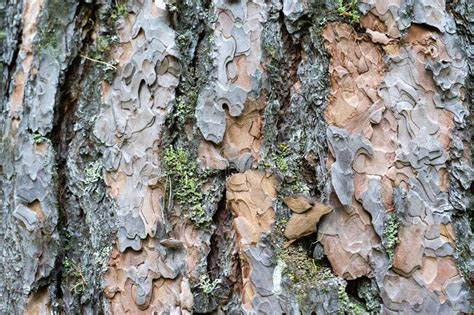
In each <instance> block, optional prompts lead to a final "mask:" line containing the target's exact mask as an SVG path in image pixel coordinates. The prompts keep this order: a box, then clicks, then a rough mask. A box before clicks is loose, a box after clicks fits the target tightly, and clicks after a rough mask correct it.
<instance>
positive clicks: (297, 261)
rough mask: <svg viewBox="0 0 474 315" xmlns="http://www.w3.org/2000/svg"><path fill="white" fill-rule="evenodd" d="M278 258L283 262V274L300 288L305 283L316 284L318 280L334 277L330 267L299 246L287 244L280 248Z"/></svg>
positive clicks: (303, 286) (302, 287)
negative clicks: (284, 265)
mask: <svg viewBox="0 0 474 315" xmlns="http://www.w3.org/2000/svg"><path fill="white" fill-rule="evenodd" d="M278 258H279V259H281V260H283V261H284V262H285V264H286V271H285V274H286V275H287V276H288V277H289V279H290V280H291V282H292V284H293V285H296V286H298V287H300V289H302V290H303V289H304V288H306V287H307V286H306V285H309V286H317V285H318V282H321V281H324V280H328V279H331V278H334V274H333V273H332V271H331V268H328V267H325V266H322V265H320V264H319V263H318V262H316V261H315V260H314V259H312V258H311V257H309V256H308V255H307V253H306V250H305V249H304V248H303V247H301V246H289V247H287V248H284V249H282V250H281V251H280V252H279V253H278ZM301 293H304V291H302V292H301Z"/></svg>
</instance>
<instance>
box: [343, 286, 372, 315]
mask: <svg viewBox="0 0 474 315" xmlns="http://www.w3.org/2000/svg"><path fill="white" fill-rule="evenodd" d="M337 294H338V299H339V304H340V308H339V314H342V315H344V314H354V315H362V314H368V312H367V310H366V309H365V308H364V306H362V304H360V303H358V302H356V301H355V300H352V299H351V298H349V295H348V294H347V292H346V284H345V283H344V284H342V283H341V284H340V285H339V288H338V291H337Z"/></svg>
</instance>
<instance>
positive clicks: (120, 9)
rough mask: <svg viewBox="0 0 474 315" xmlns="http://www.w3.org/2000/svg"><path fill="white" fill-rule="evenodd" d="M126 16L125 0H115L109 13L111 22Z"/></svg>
mask: <svg viewBox="0 0 474 315" xmlns="http://www.w3.org/2000/svg"><path fill="white" fill-rule="evenodd" d="M127 16H128V8H127V3H126V1H120V0H115V9H114V10H113V11H112V13H111V14H110V17H111V19H112V21H113V22H116V21H118V20H119V19H120V18H126V17H127Z"/></svg>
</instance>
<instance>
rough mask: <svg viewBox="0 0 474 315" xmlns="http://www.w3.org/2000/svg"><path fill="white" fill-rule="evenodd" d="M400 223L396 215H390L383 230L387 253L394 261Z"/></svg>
mask: <svg viewBox="0 0 474 315" xmlns="http://www.w3.org/2000/svg"><path fill="white" fill-rule="evenodd" d="M399 225H400V222H399V221H398V218H397V216H396V214H395V213H393V212H392V213H390V214H389V215H388V217H387V219H386V221H385V224H384V230H383V240H384V246H385V251H386V252H387V255H388V257H389V259H390V261H392V259H393V255H394V253H395V247H396V246H397V244H398V227H399Z"/></svg>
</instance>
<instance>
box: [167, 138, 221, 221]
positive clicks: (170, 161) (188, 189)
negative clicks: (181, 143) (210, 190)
mask: <svg viewBox="0 0 474 315" xmlns="http://www.w3.org/2000/svg"><path fill="white" fill-rule="evenodd" d="M164 164H165V165H164V166H165V175H166V176H167V177H168V183H169V184H168V185H167V186H168V187H169V189H170V194H169V195H170V196H171V195H174V196H175V198H176V200H177V201H178V202H179V204H180V206H181V207H182V208H184V209H188V210H187V216H188V217H189V219H190V220H191V221H192V222H194V223H195V224H196V225H197V226H200V227H206V226H208V225H209V224H210V223H211V222H212V218H211V217H210V216H208V215H207V213H206V211H205V210H204V208H203V207H202V203H203V199H204V196H203V193H202V184H203V181H204V177H205V175H204V174H202V173H201V172H200V169H199V167H198V164H197V162H196V161H194V160H193V159H192V158H191V156H190V154H189V153H188V151H187V150H184V149H181V148H178V149H176V150H175V149H174V148H173V147H168V148H167V149H166V150H165V155H164Z"/></svg>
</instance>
